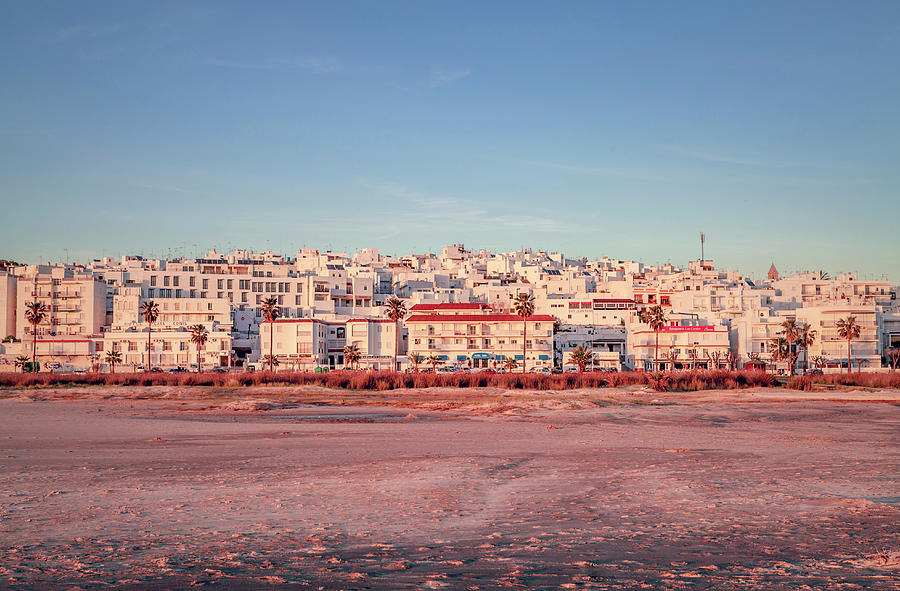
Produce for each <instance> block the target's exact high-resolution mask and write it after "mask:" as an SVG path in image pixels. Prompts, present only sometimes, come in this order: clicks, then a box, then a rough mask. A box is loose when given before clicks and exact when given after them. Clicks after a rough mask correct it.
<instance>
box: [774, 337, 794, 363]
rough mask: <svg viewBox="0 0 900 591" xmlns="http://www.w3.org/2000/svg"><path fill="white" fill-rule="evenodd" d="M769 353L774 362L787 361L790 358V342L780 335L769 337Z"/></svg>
mask: <svg viewBox="0 0 900 591" xmlns="http://www.w3.org/2000/svg"><path fill="white" fill-rule="evenodd" d="M769 353H771V354H772V360H773V361H775V362H776V363H777V362H778V361H787V360H789V359H790V358H791V343H790V342H789V341H788V340H787V339H786V338H784V337H782V336H778V337H774V338H772V339H769Z"/></svg>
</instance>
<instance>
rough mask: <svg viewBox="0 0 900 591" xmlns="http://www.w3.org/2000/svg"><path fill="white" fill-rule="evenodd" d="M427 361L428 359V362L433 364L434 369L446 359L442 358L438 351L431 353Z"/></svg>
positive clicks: (432, 368)
mask: <svg viewBox="0 0 900 591" xmlns="http://www.w3.org/2000/svg"><path fill="white" fill-rule="evenodd" d="M426 361H428V364H429V365H430V366H431V371H434V370H435V369H436V368H437V366H438V365H440V364H442V363H443V362H444V360H443V359H441V356H440V355H438V354H437V353H432V354H431V355H429V356H428V359H427V360H426Z"/></svg>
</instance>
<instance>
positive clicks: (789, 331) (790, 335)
mask: <svg viewBox="0 0 900 591" xmlns="http://www.w3.org/2000/svg"><path fill="white" fill-rule="evenodd" d="M781 335H782V336H783V337H784V338H785V340H786V341H787V342H788V351H789V353H788V356H787V358H786V359H787V361H788V362H789V363H790V367H789V368H788V369H789V370H790V373H791V375H792V376H793V375H794V367H796V365H797V357H798V356H799V355H800V345H799V340H800V325H799V324H797V321H796V320H794V319H793V318H788V319H787V320H785V321H784V322H782V323H781Z"/></svg>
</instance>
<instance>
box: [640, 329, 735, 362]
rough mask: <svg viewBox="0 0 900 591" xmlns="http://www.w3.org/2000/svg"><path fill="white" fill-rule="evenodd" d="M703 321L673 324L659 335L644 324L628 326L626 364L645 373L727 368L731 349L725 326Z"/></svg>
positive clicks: (660, 331)
mask: <svg viewBox="0 0 900 591" xmlns="http://www.w3.org/2000/svg"><path fill="white" fill-rule="evenodd" d="M703 322H704V321H702V320H694V321H692V320H680V321H672V322H671V323H670V324H669V325H667V326H663V327H662V328H661V329H660V330H659V331H658V332H657V331H654V330H652V329H651V328H650V327H649V326H647V325H646V324H641V323H635V324H632V325H630V326H629V327H628V355H629V359H628V361H627V363H628V364H629V365H630V366H631V367H633V368H635V369H642V370H645V371H653V370H667V369H684V368H690V367H697V368H713V367H717V366H718V367H727V365H728V353H729V351H730V350H731V347H730V342H729V330H728V327H726V326H724V325H721V324H704V323H703ZM657 342H658V343H659V345H658V347H657Z"/></svg>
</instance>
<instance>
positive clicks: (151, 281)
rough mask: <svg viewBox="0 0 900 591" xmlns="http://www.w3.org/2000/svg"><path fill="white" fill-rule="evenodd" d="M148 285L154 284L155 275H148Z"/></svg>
mask: <svg viewBox="0 0 900 591" xmlns="http://www.w3.org/2000/svg"><path fill="white" fill-rule="evenodd" d="M150 285H156V275H151V276H150Z"/></svg>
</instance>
